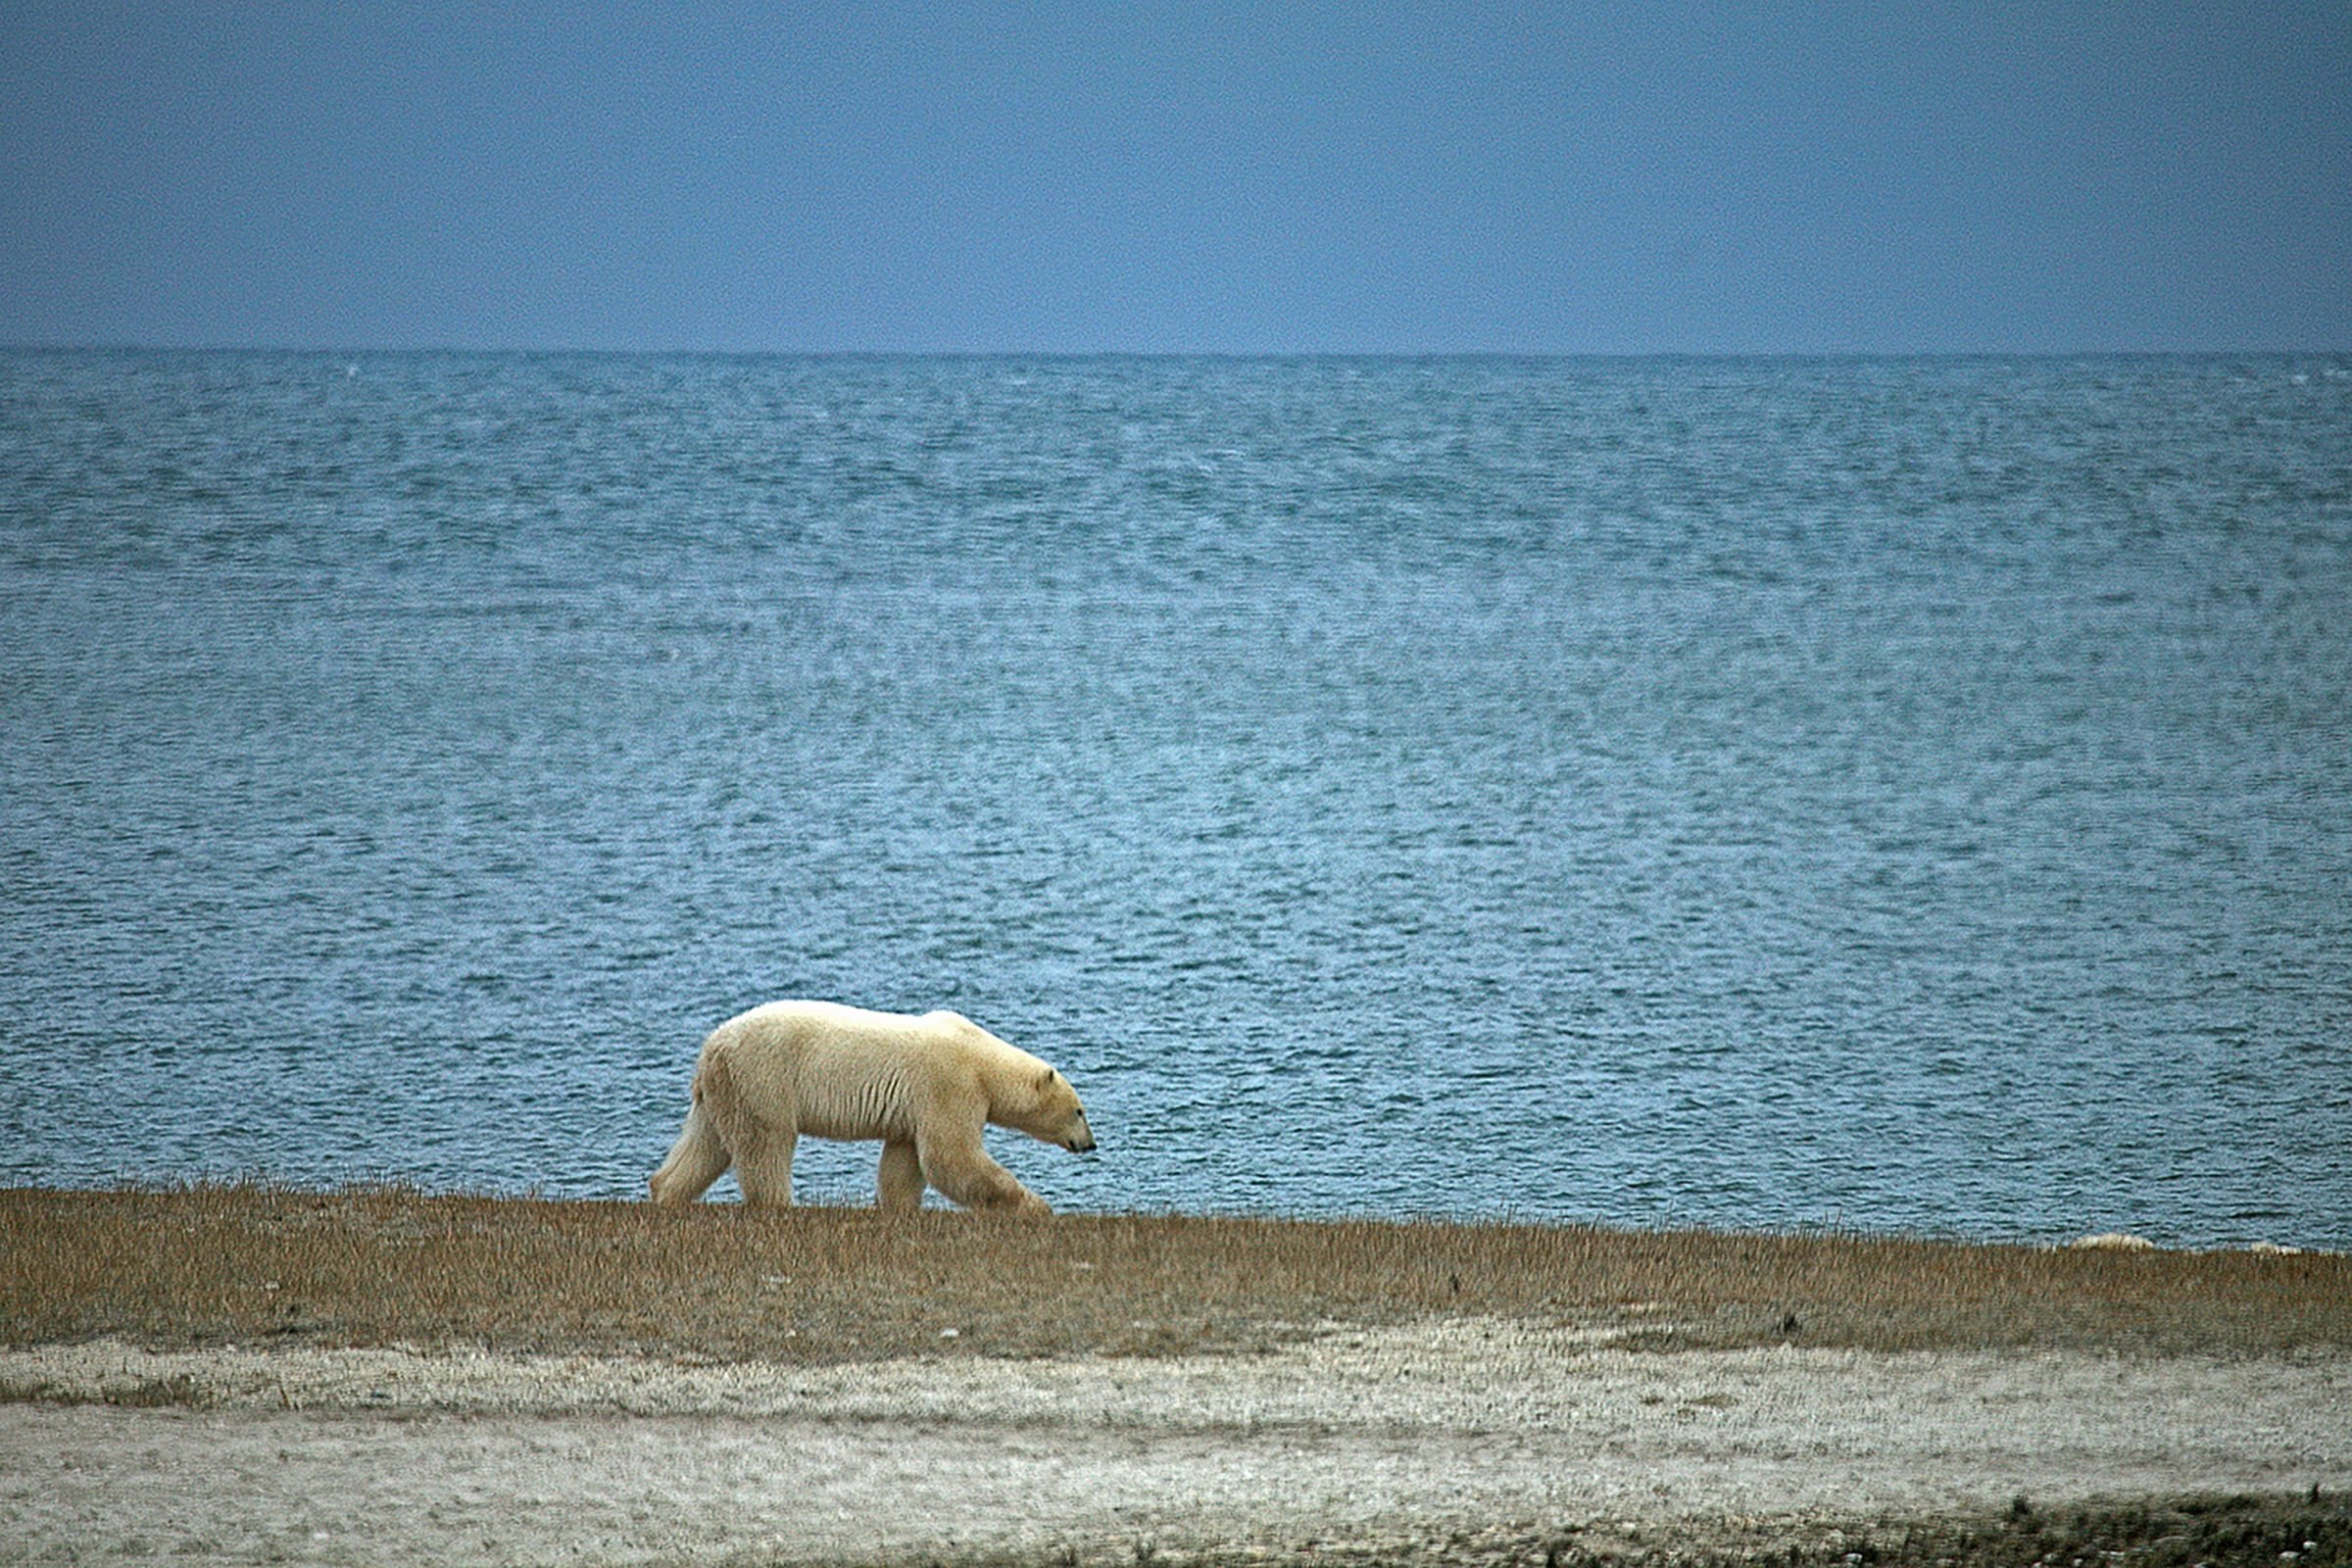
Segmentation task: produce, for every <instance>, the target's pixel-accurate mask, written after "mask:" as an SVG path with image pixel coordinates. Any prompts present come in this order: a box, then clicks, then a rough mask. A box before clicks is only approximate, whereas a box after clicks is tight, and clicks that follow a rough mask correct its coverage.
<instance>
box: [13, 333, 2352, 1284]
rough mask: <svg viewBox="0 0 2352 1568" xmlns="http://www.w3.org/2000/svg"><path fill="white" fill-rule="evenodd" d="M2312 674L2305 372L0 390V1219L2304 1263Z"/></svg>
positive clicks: (948, 364) (2321, 802)
mask: <svg viewBox="0 0 2352 1568" xmlns="http://www.w3.org/2000/svg"><path fill="white" fill-rule="evenodd" d="M2348 607H2352V361H2346V360H2343V359H2290V358H2277V359H2227V360H2224V359H2155V360H2089V361H2020V362H2006V361H1930V362H1916V363H1914V362H1899V361H1853V362H1835V361H1833V362H1771V361H1753V362H1706V361H1656V362H1648V361H1625V362H1606V361H1601V362H1576V361H1568V362H1531V363H1520V362H1508V361H1479V360H1473V361H1429V362H1420V361H1397V362H1376V361H1346V360H1342V361H1313V360H1309V361H1298V362H1273V361H1265V362H1258V361H1193V360H1143V361H1126V360H1115V359H1112V360H1078V361H1042V360H1041V361H1024V360H986V359H980V360H926V359H905V360H883V361H859V360H724V359H662V358H599V357H528V356H517V357H507V358H500V357H475V358H468V357H436V356H394V357H361V358H356V359H346V358H329V357H316V356H294V355H271V354H253V355H139V354H88V355H53V354H35V353H10V354H0V766H4V768H5V790H4V792H0V882H4V884H5V887H4V890H0V1181H6V1182H13V1183H37V1184H44V1185H68V1184H82V1183H93V1182H105V1181H113V1180H117V1179H123V1178H128V1179H135V1180H175V1179H183V1178H191V1177H197V1176H206V1175H221V1174H235V1173H251V1172H262V1173H267V1174H269V1175H271V1176H274V1177H278V1178H281V1179H285V1180H289V1181H294V1182H298V1183H323V1182H332V1181H338V1180H343V1179H347V1178H353V1177H360V1178H395V1179H402V1180H408V1181H413V1182H417V1183H419V1184H422V1185H425V1186H428V1187H464V1188H486V1189H490V1190H494V1191H501V1192H514V1191H523V1190H528V1189H533V1188H535V1189H538V1190H540V1191H543V1192H546V1193H549V1194H564V1195H588V1196H633V1195H635V1194H636V1193H638V1192H640V1191H641V1190H642V1189H641V1184H642V1181H643V1178H644V1175H645V1173H646V1172H647V1171H648V1170H649V1169H650V1168H651V1167H652V1166H653V1165H654V1164H655V1163H656V1162H657V1161H658V1160H659V1159H660V1157H661V1155H662V1152H663V1151H664V1149H665V1148H666V1147H667V1144H668V1141H669V1139H670V1137H671V1136H672V1135H673V1133H674V1131H675V1128H676V1124H677V1118H678V1114H679V1112H680V1109H681V1108H682V1104H683V1098H684V1092H685V1084H686V1077H687V1073H688V1070H689V1067H690V1064H691V1061H692V1057H693V1053H694V1049H695V1046H696V1043H697V1041H698V1040H699V1038H700V1036H701V1035H702V1033H703V1032H704V1031H705V1030H707V1029H708V1028H709V1027H710V1026H711V1024H713V1023H715V1022H716V1021H717V1020H718V1019H720V1018H721V1017H724V1016H725V1015H727V1014H728V1013H730V1012H732V1011H734V1010H735V1009H737V1008H739V1007H742V1006H745V1005H750V1004H752V1003H755V1002H759V1001H761V1000H765V999H768V998H772V997H778V996H794V995H809V996H824V997H833V998H839V999H842V1000H847V1001H855V1002H860V1003H864V1004H867V1005H878V1006H888V1007H904V1008H908V1009H914V1010H920V1009H923V1008H928V1007H932V1006H953V1007H956V1008H958V1009H960V1010H962V1011H964V1012H967V1013H969V1014H971V1015H972V1016H974V1017H976V1018H978V1019H979V1020H980V1021H982V1022H983V1023H986V1024H988V1025H989V1026H991V1027H992V1028H994V1029H996V1030H997V1031H998V1032H999V1033H1001V1034H1004V1035H1005V1036H1007V1037H1009V1038H1010V1039H1012V1040H1013V1041H1014V1042H1015V1043H1017V1044H1020V1045H1023V1046H1026V1047H1028V1048H1029V1049H1031V1050H1033V1051H1035V1052H1037V1053H1039V1054H1042V1055H1045V1056H1047V1057H1049V1058H1050V1059H1052V1060H1054V1062H1055V1063H1056V1064H1058V1065H1060V1066H1061V1067H1063V1068H1064V1069H1065V1070H1066V1071H1067V1072H1068V1073H1069V1075H1070V1076H1071V1077H1072V1078H1073V1079H1074V1080H1075V1081H1076V1082H1077V1083H1078V1085H1079V1086H1080V1088H1081V1090H1082V1091H1083V1092H1084V1093H1085V1094H1086V1096H1087V1097H1088V1100H1089V1103H1090V1104H1091V1106H1092V1108H1093V1111H1094V1120H1095V1125H1096V1128H1097V1131H1098V1134H1099V1136H1100V1137H1101V1140H1102V1143H1103V1152H1102V1153H1101V1154H1100V1155H1098V1156H1096V1157H1094V1158H1093V1159H1091V1160H1082V1159H1078V1158H1074V1157H1072V1156H1070V1155H1067V1154H1064V1153H1061V1152H1057V1151H1053V1150H1048V1149H1044V1148H1042V1147H1039V1146H1036V1145H1031V1144H1028V1143H1026V1142H1025V1141H1024V1140H1021V1139H1019V1138H1017V1137H1010V1136H1006V1137H1003V1138H997V1139H995V1140H994V1147H995V1148H996V1149H997V1151H998V1152H999V1154H1000V1157H1003V1158H1004V1159H1005V1160H1006V1161H1007V1162H1008V1163H1010V1164H1012V1165H1013V1167H1014V1169H1015V1170H1016V1172H1018V1173H1019V1174H1020V1175H1021V1176H1022V1177H1023V1179H1024V1180H1026V1181H1027V1182H1028V1183H1029V1184H1030V1185H1031V1186H1033V1187H1035V1188H1036V1189H1038V1190H1039V1191H1040V1192H1041V1193H1043V1194H1044V1195H1046V1196H1047V1197H1048V1198H1049V1199H1051V1200H1052V1201H1054V1202H1055V1203H1056V1204H1057V1205H1060V1206H1065V1207H1072V1208H1079V1209H1132V1208H1142V1209H1162V1208H1184V1209H1193V1208H1204V1209H1216V1210H1246V1211H1275V1212H1303V1213H1338V1212H1369V1213H1388V1214H1398V1213H1411V1214H1423V1213H1436V1214H1448V1215H1516V1216H1528V1217H1544V1218H1558V1219H1575V1220H1584V1219H1597V1220H1604V1221H1609V1222H1632V1223H1642V1224H1650V1223H1675V1224H1705V1225H1714V1226H1729V1227H1776V1228H1779V1227H1805V1226H1814V1225H1841V1226H1846V1227H1855V1228H1861V1229H1866V1230H1915V1231H1923V1232H1928V1233H1932V1234H1939V1235H1964V1236H1994V1237H2032V1238H2057V1237H2064V1236H2070V1235H2074V1234H2078V1233H2080V1232H2082V1231H2084V1230H2089V1229H2106V1228H2111V1227H2124V1228H2129V1229H2133V1230H2137V1231H2141V1232H2143V1233H2145V1234H2147V1235H2150V1236H2152V1237H2155V1238H2157V1239H2159V1240H2164V1241H2168V1242H2175V1243H2195V1244H2221V1243H2236V1242H2242V1241H2246V1240H2251V1239H2254V1238H2257V1237H2268V1238H2273V1239H2277V1240H2281V1241H2296V1242H2303V1243H2307V1244H2321V1245H2334V1246H2338V1247H2342V1246H2346V1245H2352V893H2348V891H2347V890H2348V889H2352V770H2348V768H2347V762H2348V761H2352V696H2348V695H2347V694H2348V693H2352V608H2348ZM873 1154H874V1150H873V1148H872V1146H804V1155H803V1159H802V1189H803V1195H804V1197H814V1198H825V1199H831V1200H835V1201H863V1200H864V1199H865V1198H866V1197H867V1195H868V1194H869V1193H870V1186H871V1166H872V1161H873ZM722 1191H723V1190H722Z"/></svg>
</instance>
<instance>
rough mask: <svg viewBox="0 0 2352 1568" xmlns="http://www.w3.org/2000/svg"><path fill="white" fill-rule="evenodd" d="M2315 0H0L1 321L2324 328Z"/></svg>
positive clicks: (446, 328)
mask: <svg viewBox="0 0 2352 1568" xmlns="http://www.w3.org/2000/svg"><path fill="white" fill-rule="evenodd" d="M2347 83H2352V4H2348V3H2346V0H2320V3H2316V4H2299V3H2294V0H2280V3H2278V4H2273V5H2262V6H2238V5H2231V4H2229V3H2226V0H2216V3H2206V4H2195V5H2175V4H2171V3H2166V0H2149V3H2138V4H2116V5H2109V4H2103V3H2096V0H2091V3H2082V4H2059V3H2052V4H2046V5H2038V6H2024V5H1993V4H1940V3H1937V4H1919V5H1902V4H1899V3H1894V4H1879V5H1857V6H1842V5H1779V4H1753V5H1742V4H1700V3H1693V0H1667V3H1661V4H1656V5H1649V6H1642V5H1639V4H1635V3H1632V0H1618V3H1611V4H1597V5H1592V6H1544V5H1541V4H1535V3H1528V0H1521V3H1516V4H1499V5H1492V6H1490V5H1456V6H1408V5H1377V4H1367V5H1322V4H1314V3H1301V4H1295V5H1273V4H1266V5H1222V4H1217V3H1214V0H1206V3H1201V0H1188V3H1182V4H1169V5H1156V4H1153V5H1120V4H1115V3H1101V4H1094V5H1058V4H1037V5H1012V4H995V3H990V0H977V3H968V4H951V5H943V6H901V5H889V4H873V5H797V4H785V5H749V4H740V5H739V4H702V5H694V4H682V5H677V6H656V5H603V4H596V3H565V4H540V3H537V0H517V3H512V4H502V5H481V6H458V5H435V4H411V3H393V0H386V3H380V4H370V3H345V4H338V3H331V0H313V3H306V4H269V3H240V0H202V3H193V4H182V3H172V0H155V3H147V4H134V5H121V4H113V3H108V0H67V3H64V4H53V3H50V0H5V3H4V4H0V342H15V343H141V344H172V345H176V344H190V345H270V346H278V345H284V346H319V347H334V348H361V347H412V346H448V347H524V348H552V347H582V348H623V349H695V350H712V349H715V350H747V351H771V350H773V351H801V350H814V351H834V350H868V349H870V350H917V351H920V350H970V351H996V350H1015V351H1094V350H1141V351H1212V352H1238V353H1255V352H1300V351H1325V352H1446V351H1499V352H1533V353H1593V352H1597V353H1642V352H1733V353H1747V352H1848V351H1861V352H1904V351H1929V352H1977V351H2056V352H2073V351H2078V350H2096V349H2128V350H2137V349H2265V348H2281V349H2327V350H2345V349H2352V86H2347Z"/></svg>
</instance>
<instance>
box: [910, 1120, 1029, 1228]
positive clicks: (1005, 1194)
mask: <svg viewBox="0 0 2352 1568" xmlns="http://www.w3.org/2000/svg"><path fill="white" fill-rule="evenodd" d="M957 1131H958V1134H959V1136H941V1135H939V1134H936V1133H927V1132H926V1133H918V1134H917V1135H916V1153H917V1154H918V1155H919V1157H920V1158H921V1161H922V1167H923V1179H924V1180H925V1181H927V1182H929V1183H930V1184H931V1185H932V1186H933V1187H936V1188H938V1189H939V1190H940V1191H941V1192H942V1193H945V1194H946V1195H947V1196H948V1198H949V1200H950V1201H954V1202H957V1203H961V1204H962V1205H963V1206H964V1207H966V1208H1003V1209H1011V1210H1013V1211H1015V1212H1018V1213H1024V1214H1051V1213H1052V1212H1054V1211H1053V1209H1051V1208H1049V1207H1048V1206H1047V1205H1046V1201H1045V1200H1044V1199H1042V1198H1040V1197H1038V1196H1037V1195H1036V1194H1035V1193H1033V1192H1031V1191H1030V1190H1029V1189H1028V1188H1026V1187H1023V1186H1022V1185H1021V1184H1020V1182H1019V1180H1018V1179H1016V1178H1015V1177H1014V1176H1013V1174H1012V1172H1010V1171H1008V1170H1006V1169H1005V1167H1004V1166H1002V1165H1000V1164H998V1163H997V1162H996V1161H995V1160H994V1159H991V1158H990V1157H989V1153H988V1151H987V1150H986V1149H985V1148H983V1147H981V1143H980V1129H979V1128H978V1127H974V1128H972V1129H971V1130H970V1131H969V1132H968V1134H967V1133H963V1132H962V1130H961V1129H958V1130H957Z"/></svg>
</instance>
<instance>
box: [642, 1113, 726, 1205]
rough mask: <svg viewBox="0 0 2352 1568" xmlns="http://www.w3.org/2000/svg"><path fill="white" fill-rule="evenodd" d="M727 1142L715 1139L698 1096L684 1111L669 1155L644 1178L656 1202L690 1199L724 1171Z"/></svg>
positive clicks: (715, 1130) (695, 1196)
mask: <svg viewBox="0 0 2352 1568" xmlns="http://www.w3.org/2000/svg"><path fill="white" fill-rule="evenodd" d="M727 1164H728V1160H727V1146H726V1145H724V1144H722V1143H720V1142H719V1141H718V1131H717V1129H716V1128H714V1127H712V1126H711V1116H710V1113H709V1112H708V1111H706V1110H704V1109H703V1103H702V1101H701V1099H700V1098H699V1097H698V1098H697V1099H696V1101H695V1103H694V1104H693V1105H692V1106H691V1107H690V1108H689V1109H688V1110H687V1112H686V1126H685V1130H684V1131H682V1132H680V1133H679V1134H678V1141H677V1143H676V1144H674V1145H673V1146H671V1148H670V1151H669V1157H668V1158H667V1159H665V1160H663V1161H662V1168H661V1169H660V1170H658V1171H656V1172H654V1174H653V1176H652V1178H651V1179H649V1180H648V1181H647V1182H646V1186H647V1188H648V1189H649V1190H650V1191H651V1192H652V1194H653V1198H654V1201H655V1202H657V1203H691V1202H693V1201H695V1200H696V1199H698V1198H700V1197H702V1196H703V1194H704V1193H705V1192H706V1191H708V1190H709V1188H710V1186H711V1183H712V1182H714V1181H716V1180H718V1179H719V1177H720V1176H722V1175H724V1174H726V1169H727Z"/></svg>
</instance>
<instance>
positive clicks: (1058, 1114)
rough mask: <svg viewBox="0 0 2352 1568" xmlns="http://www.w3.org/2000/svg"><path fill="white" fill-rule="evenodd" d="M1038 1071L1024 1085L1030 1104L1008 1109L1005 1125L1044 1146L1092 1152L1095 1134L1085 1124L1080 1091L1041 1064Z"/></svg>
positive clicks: (1084, 1108)
mask: <svg viewBox="0 0 2352 1568" xmlns="http://www.w3.org/2000/svg"><path fill="white" fill-rule="evenodd" d="M1038 1069H1039V1070H1038V1072H1037V1073H1036V1075H1035V1076H1033V1077H1031V1078H1030V1079H1029V1081H1028V1083H1027V1084H1026V1086H1025V1088H1026V1090H1027V1094H1026V1097H1025V1098H1026V1100H1027V1102H1028V1103H1026V1104H1021V1105H1015V1106H1011V1107H1008V1109H1009V1113H1008V1114H1006V1115H1005V1117H1004V1121H1005V1125H1006V1126H1008V1127H1012V1128H1015V1129H1017V1130H1018V1131H1021V1132H1025V1133H1027V1134H1028V1135H1029V1136H1030V1137H1032V1138H1035V1139H1037V1140H1038V1141H1040V1142H1041V1143H1048V1144H1059V1145H1060V1146H1061V1147H1062V1148H1064V1149H1066V1150H1069V1151H1070V1152H1073V1153H1078V1154H1084V1153H1087V1152H1091V1151H1092V1150H1093V1149H1094V1147H1095V1132H1094V1129H1093V1128H1091V1127H1089V1126H1088V1125H1087V1124H1086V1107H1085V1106H1084V1105H1082V1104H1080V1103H1078V1091H1077V1090H1075V1089H1072V1088H1071V1087H1070V1081H1069V1080H1068V1079H1067V1078H1064V1077H1063V1076H1062V1075H1061V1074H1060V1073H1058V1072H1055V1071H1054V1069H1053V1068H1051V1067H1048V1066H1046V1065H1045V1063H1043V1062H1040V1063H1038Z"/></svg>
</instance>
